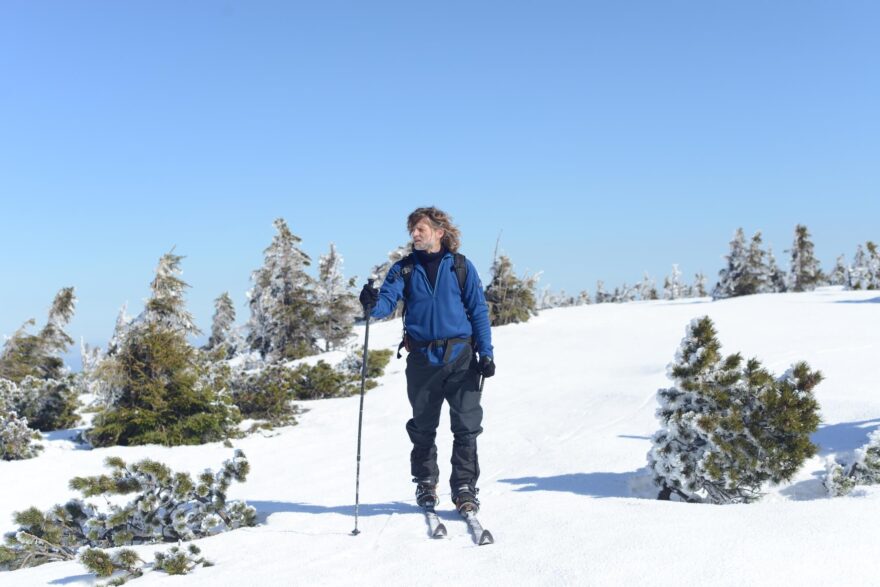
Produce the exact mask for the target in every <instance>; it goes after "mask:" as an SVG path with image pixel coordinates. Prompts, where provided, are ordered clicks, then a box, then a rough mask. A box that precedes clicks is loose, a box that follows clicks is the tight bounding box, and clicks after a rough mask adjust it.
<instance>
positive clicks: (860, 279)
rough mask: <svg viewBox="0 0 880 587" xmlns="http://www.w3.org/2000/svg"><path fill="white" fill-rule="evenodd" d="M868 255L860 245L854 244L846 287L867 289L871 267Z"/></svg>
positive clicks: (869, 283) (869, 282) (869, 284)
mask: <svg viewBox="0 0 880 587" xmlns="http://www.w3.org/2000/svg"><path fill="white" fill-rule="evenodd" d="M869 265H870V263H869V260H868V255H867V254H866V253H865V249H864V248H863V247H862V245H857V246H856V254H855V256H854V257H853V263H852V267H850V269H849V287H848V289H856V290H858V289H869V288H870V286H871V269H870V266H869Z"/></svg>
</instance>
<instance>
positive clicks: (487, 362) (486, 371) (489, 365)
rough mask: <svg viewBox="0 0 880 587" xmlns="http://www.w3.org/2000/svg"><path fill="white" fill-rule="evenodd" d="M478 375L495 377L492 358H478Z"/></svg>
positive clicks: (485, 356)
mask: <svg viewBox="0 0 880 587" xmlns="http://www.w3.org/2000/svg"><path fill="white" fill-rule="evenodd" d="M480 375H482V376H483V377H492V376H493V375H495V361H493V360H492V357H490V356H488V355H484V356H482V357H480Z"/></svg>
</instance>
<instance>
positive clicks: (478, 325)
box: [463, 260, 494, 358]
mask: <svg viewBox="0 0 880 587" xmlns="http://www.w3.org/2000/svg"><path fill="white" fill-rule="evenodd" d="M467 268H468V272H467V279H466V280H465V282H464V294H463V296H464V305H465V308H466V309H467V313H468V316H469V317H470V321H471V328H473V331H474V339H475V341H476V345H477V352H479V353H480V356H481V357H484V356H488V357H493V358H494V349H493V348H492V330H491V328H490V321H489V306H487V305H486V296H485V295H484V294H483V284H482V283H481V282H480V276H479V275H478V274H477V268H476V267H474V264H473V263H471V262H470V260H468V262H467Z"/></svg>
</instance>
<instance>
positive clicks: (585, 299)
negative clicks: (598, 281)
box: [576, 290, 591, 306]
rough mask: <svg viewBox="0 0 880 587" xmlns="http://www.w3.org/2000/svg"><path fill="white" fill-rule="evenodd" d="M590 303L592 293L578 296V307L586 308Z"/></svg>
mask: <svg viewBox="0 0 880 587" xmlns="http://www.w3.org/2000/svg"><path fill="white" fill-rule="evenodd" d="M590 303H591V301H590V292H588V291H587V290H583V291H581V293H579V294H578V297H577V302H576V304H577V305H578V306H586V305H589V304H590Z"/></svg>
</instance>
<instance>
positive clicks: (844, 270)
mask: <svg viewBox="0 0 880 587" xmlns="http://www.w3.org/2000/svg"><path fill="white" fill-rule="evenodd" d="M828 283H830V284H831V285H842V286H845V287H846V286H848V285H849V267H848V266H847V264H846V257H845V256H844V255H840V256H839V257H837V262H836V263H835V264H834V269H833V270H832V271H831V275H829V276H828Z"/></svg>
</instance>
